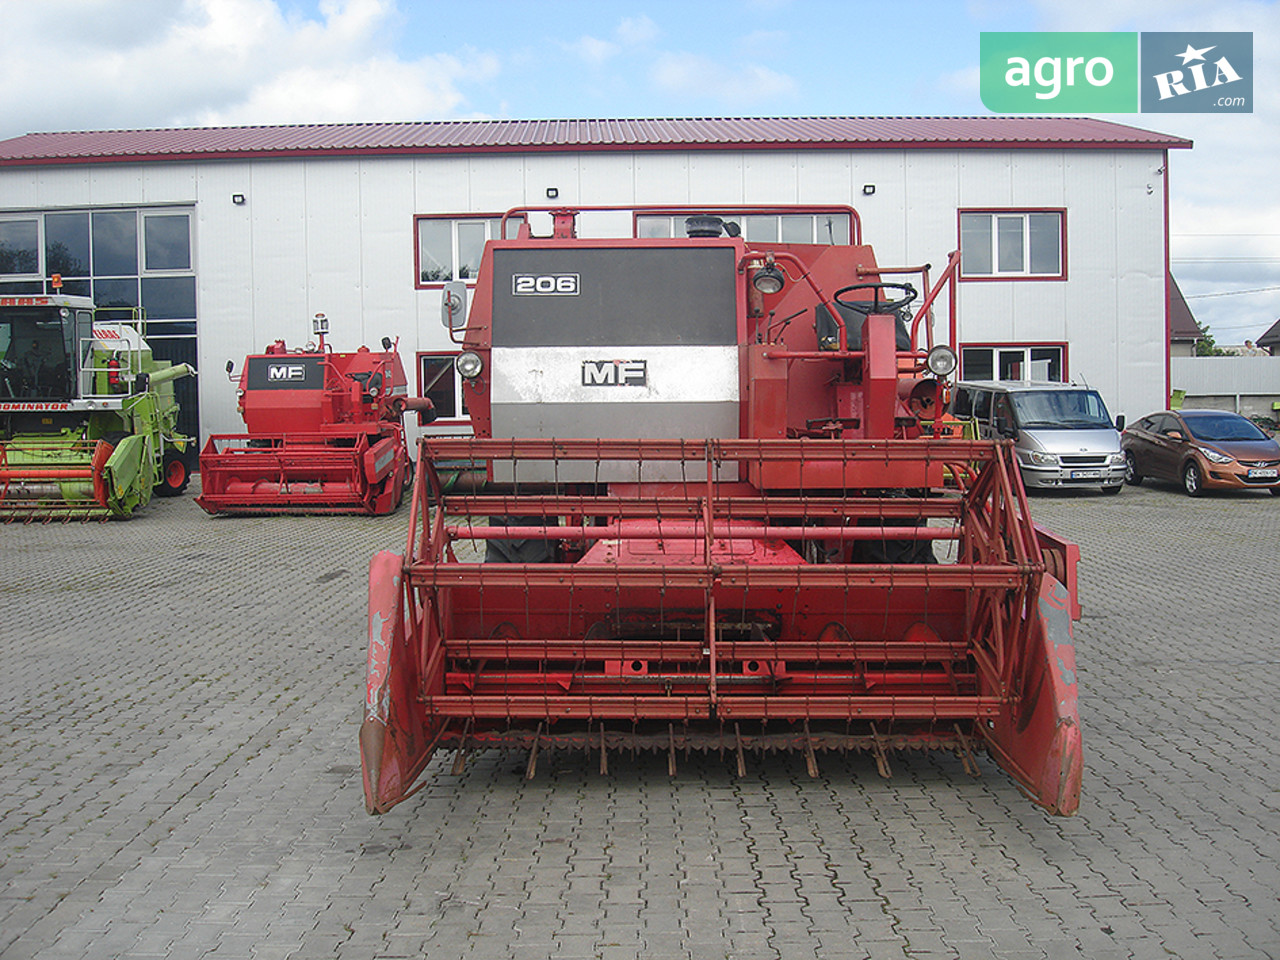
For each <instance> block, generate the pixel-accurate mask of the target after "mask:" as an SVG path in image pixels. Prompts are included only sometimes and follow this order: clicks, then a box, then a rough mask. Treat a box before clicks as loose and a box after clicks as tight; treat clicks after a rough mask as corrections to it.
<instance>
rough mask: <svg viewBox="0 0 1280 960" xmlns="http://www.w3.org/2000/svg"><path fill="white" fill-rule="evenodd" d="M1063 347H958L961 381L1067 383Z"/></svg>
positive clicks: (1054, 345)
mask: <svg viewBox="0 0 1280 960" xmlns="http://www.w3.org/2000/svg"><path fill="white" fill-rule="evenodd" d="M1065 358H1066V347H1065V346H1063V345H1062V344H1043V345H1036V346H1030V345H1023V344H998V345H994V346H961V348H960V379H961V380H1042V381H1049V382H1052V383H1065V382H1066V362H1065Z"/></svg>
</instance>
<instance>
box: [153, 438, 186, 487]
mask: <svg viewBox="0 0 1280 960" xmlns="http://www.w3.org/2000/svg"><path fill="white" fill-rule="evenodd" d="M190 482H191V464H190V463H188V462H187V457H186V455H185V454H183V453H180V452H179V451H177V450H172V449H170V450H166V451H165V452H164V459H163V460H162V461H161V462H160V482H159V483H157V484H156V496H157V497H176V496H178V495H179V494H181V493H182V491H184V490H186V489H187V484H188V483H190Z"/></svg>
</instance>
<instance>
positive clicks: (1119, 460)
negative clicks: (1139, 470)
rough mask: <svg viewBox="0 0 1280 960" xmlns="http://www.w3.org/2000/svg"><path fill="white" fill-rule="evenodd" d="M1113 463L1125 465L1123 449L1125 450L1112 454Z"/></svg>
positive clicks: (1115, 465)
mask: <svg viewBox="0 0 1280 960" xmlns="http://www.w3.org/2000/svg"><path fill="white" fill-rule="evenodd" d="M1111 465H1112V466H1113V467H1119V466H1123V465H1124V451H1123V450H1121V451H1120V452H1119V453H1113V454H1112V455H1111Z"/></svg>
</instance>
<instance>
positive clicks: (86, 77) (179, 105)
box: [0, 0, 499, 137]
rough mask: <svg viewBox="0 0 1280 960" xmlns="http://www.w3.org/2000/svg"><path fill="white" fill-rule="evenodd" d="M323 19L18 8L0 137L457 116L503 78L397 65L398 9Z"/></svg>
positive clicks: (178, 8) (227, 9)
mask: <svg viewBox="0 0 1280 960" xmlns="http://www.w3.org/2000/svg"><path fill="white" fill-rule="evenodd" d="M319 12H320V18H319V19H307V18H305V17H302V16H297V15H294V16H289V17H286V16H285V15H284V14H283V13H282V12H281V9H280V7H279V6H278V5H277V3H275V2H273V0H184V2H183V3H182V4H181V5H176V4H173V3H171V2H165V0H133V2H130V3H124V4H121V3H118V2H110V0H43V2H41V3H39V4H36V3H30V4H26V3H21V4H10V5H6V8H5V18H6V24H5V34H6V54H5V57H4V58H0V84H3V89H4V90H5V91H6V105H5V110H4V113H3V117H2V118H0V136H4V137H7V136H17V135H20V134H22V133H26V132H28V131H35V130H50V129H60V130H67V129H84V130H95V129H103V128H105V127H132V126H145V127H150V126H171V125H183V124H191V123H208V124H241V123H304V122H340V121H357V120H359V121H366V120H367V121H383V120H413V119H424V118H433V117H441V116H451V115H456V114H457V113H458V112H459V111H461V110H462V109H463V108H464V107H465V103H466V100H465V96H464V94H463V93H462V92H461V85H462V84H463V83H466V82H471V81H475V80H485V79H488V78H491V77H492V76H494V75H495V74H496V73H497V72H498V69H499V66H498V61H497V59H496V58H495V57H493V56H492V55H485V54H481V53H478V52H475V51H463V52H460V53H456V54H455V55H454V56H445V55H432V56H423V57H418V58H416V59H412V60H405V59H400V58H397V57H395V56H392V55H388V54H386V53H385V52H383V51H385V50H386V49H387V48H388V47H389V46H390V42H389V34H390V32H391V31H392V30H393V29H394V28H395V26H396V25H397V21H398V14H397V13H396V9H395V5H394V3H393V2H392V0H323V2H322V3H321V4H320V7H319ZM72 26H74V29H72ZM51 37H56V38H57V47H56V49H57V69H56V70H55V69H49V66H50V50H51V47H50V44H49V39H50V38H51ZM48 104H57V105H58V108H57V110H56V111H55V110H51V109H50V108H49V107H48Z"/></svg>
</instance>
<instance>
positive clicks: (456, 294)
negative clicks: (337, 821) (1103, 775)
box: [360, 209, 1082, 814]
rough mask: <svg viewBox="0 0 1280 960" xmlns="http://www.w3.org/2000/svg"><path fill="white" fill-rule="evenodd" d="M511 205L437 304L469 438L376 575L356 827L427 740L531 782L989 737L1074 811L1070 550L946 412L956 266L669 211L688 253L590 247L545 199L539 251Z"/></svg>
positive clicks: (424, 476)
mask: <svg viewBox="0 0 1280 960" xmlns="http://www.w3.org/2000/svg"><path fill="white" fill-rule="evenodd" d="M530 212H532V211H523V210H522V211H513V212H512V213H510V214H508V216H507V219H506V222H508V223H509V222H511V221H512V220H513V219H515V218H517V217H519V218H520V219H521V220H522V225H521V228H520V233H519V236H518V238H516V239H505V240H495V241H491V242H490V243H489V244H488V245H487V246H486V248H485V252H484V257H483V260H482V263H481V267H480V273H479V279H478V282H477V283H476V287H475V293H474V299H473V302H472V304H471V309H470V313H469V316H467V317H466V319H465V326H464V325H463V315H464V307H465V300H464V299H463V298H464V297H465V291H458V290H456V289H450V288H446V291H445V298H444V305H445V313H446V316H445V322H446V324H447V325H448V326H449V327H450V329H451V330H454V331H461V337H462V346H463V352H462V354H461V355H460V356H459V358H458V361H457V370H458V373H459V375H460V376H461V377H462V378H463V379H464V386H463V393H464V397H465V400H466V404H467V409H468V410H469V411H470V414H471V420H472V423H473V425H474V428H475V434H476V436H475V437H474V438H468V439H456V438H432V437H424V438H423V440H422V441H421V452H420V458H419V462H420V464H422V467H423V469H421V470H420V472H419V476H418V480H417V483H416V485H415V490H414V494H413V500H412V512H411V514H410V530H409V536H408V542H407V546H406V551H405V553H404V554H399V553H395V552H390V551H387V552H383V553H380V554H378V555H377V556H375V557H374V558H373V560H372V563H371V569H370V584H369V652H368V674H367V682H366V701H365V719H364V723H363V727H362V729H361V733H360V745H361V755H362V760H363V770H364V785H365V798H366V803H367V806H368V809H369V811H370V812H374V813H380V812H384V811H386V810H388V809H389V808H390V807H392V806H394V805H395V804H396V803H398V802H400V801H401V800H403V799H405V798H406V797H407V796H409V795H411V794H412V792H413V791H414V790H415V789H417V787H416V786H415V782H416V781H418V780H419V778H420V777H421V776H422V775H423V772H424V770H425V769H426V767H427V764H428V763H429V761H430V760H431V758H432V756H433V755H434V753H435V752H436V751H437V750H440V749H448V750H452V751H454V755H455V768H457V769H460V767H461V765H462V764H463V763H464V762H465V758H466V756H467V754H468V753H469V752H470V751H474V750H479V749H484V748H488V747H500V748H521V749H524V750H527V751H528V756H529V761H528V773H529V775H531V776H532V775H533V773H534V770H535V768H536V764H537V760H538V758H539V756H540V755H542V754H544V753H545V752H546V751H549V750H576V751H579V752H586V753H590V754H592V755H593V756H595V757H598V760H599V764H600V768H601V770H605V769H607V767H608V764H609V763H617V762H620V761H622V760H623V759H624V758H626V757H629V756H630V755H631V754H632V752H633V751H635V750H636V749H646V750H654V751H660V752H661V753H662V754H665V756H666V757H667V761H668V764H669V768H670V771H671V772H672V774H674V773H675V770H676V765H677V761H678V758H679V757H680V756H681V755H682V754H687V753H688V752H689V751H691V750H700V751H710V750H715V751H719V752H721V753H722V754H724V755H725V756H726V758H727V760H728V761H729V762H732V763H735V764H736V766H737V769H738V771H739V773H740V774H743V773H745V770H746V755H747V754H748V753H757V752H767V751H773V750H789V751H796V752H798V753H800V754H801V755H803V756H804V758H805V761H806V764H807V767H808V769H809V772H810V774H811V775H814V776H816V775H817V774H818V758H819V756H820V755H821V754H823V753H824V752H829V751H849V750H854V751H865V752H866V753H868V754H870V755H871V756H872V757H874V759H875V762H876V765H877V768H878V769H879V771H880V772H881V773H882V774H883V775H885V776H888V775H889V772H890V758H891V756H892V755H893V753H894V752H895V751H902V750H911V749H941V750H947V751H953V752H954V753H955V754H957V755H958V756H959V758H960V760H961V763H962V764H963V766H964V768H965V769H966V770H969V771H971V772H974V773H976V772H977V769H978V768H977V763H976V754H977V753H978V752H979V751H981V750H986V751H989V752H990V753H991V755H993V756H994V758H995V759H996V761H997V763H998V764H999V765H1000V766H1001V767H1003V768H1004V769H1005V770H1006V771H1008V773H1009V774H1010V775H1011V776H1012V777H1013V778H1014V779H1015V780H1016V781H1017V782H1018V784H1019V785H1020V786H1021V787H1022V788H1023V789H1024V790H1025V791H1026V793H1027V794H1028V795H1029V796H1030V797H1031V798H1032V799H1033V800H1035V801H1036V802H1037V803H1039V804H1041V805H1042V806H1044V807H1045V808H1047V809H1048V810H1050V811H1051V812H1053V813H1057V814H1072V813H1074V812H1075V811H1076V808H1077V804H1078V802H1079V792H1080V778H1081V767H1082V760H1081V756H1082V755H1081V742H1080V727H1079V720H1078V717H1077V711H1076V679H1075V666H1074V650H1073V645H1072V637H1071V619H1072V615H1073V612H1074V611H1075V610H1076V609H1077V607H1076V600H1075V594H1074V586H1075V582H1074V573H1075V560H1076V557H1077V555H1078V553H1077V550H1076V548H1075V547H1074V545H1072V544H1069V543H1066V542H1065V541H1061V540H1059V539H1057V538H1055V537H1053V536H1052V535H1050V534H1048V533H1046V532H1044V531H1042V530H1039V529H1038V528H1037V527H1036V526H1035V525H1034V524H1033V522H1032V520H1031V517H1030V513H1029V511H1028V507H1027V501H1026V497H1025V494H1024V491H1023V488H1022V482H1021V479H1020V476H1019V471H1018V466H1017V463H1016V462H1015V458H1014V454H1013V448H1012V445H1011V443H1010V442H1009V441H998V442H997V441H978V440H972V439H963V438H962V437H959V436H957V434H958V433H959V431H958V430H956V429H955V427H956V425H955V424H954V423H951V424H948V423H944V422H942V421H941V420H936V419H935V414H936V413H937V411H940V410H942V409H943V406H944V400H945V392H946V383H947V378H948V377H949V376H950V375H951V374H952V372H953V371H954V369H955V366H956V357H955V354H954V352H953V351H952V350H951V348H950V347H948V346H946V345H943V344H937V343H934V342H933V333H932V329H933V328H932V311H933V306H934V304H935V303H937V302H938V298H939V297H940V296H941V295H943V294H944V293H945V292H948V291H950V292H952V293H954V288H953V286H952V285H953V284H954V282H955V276H956V270H957V267H958V263H959V255H958V254H952V255H951V256H950V258H949V259H948V262H947V265H946V267H945V269H944V270H943V271H942V273H941V277H940V278H938V279H937V280H936V282H931V281H930V277H929V273H930V267H929V266H927V265H925V266H921V267H904V268H894V269H890V268H885V267H881V266H878V265H877V263H876V260H875V257H874V255H873V252H872V250H871V248H870V247H869V246H866V245H865V244H863V243H862V240H861V236H860V228H859V222H858V219H857V215H856V213H855V212H854V211H852V210H849V217H850V222H851V224H852V230H851V233H852V243H849V244H791V243H773V242H756V241H752V240H749V239H743V238H742V237H741V236H740V235H739V231H738V230H737V229H736V228H737V224H736V223H733V222H728V223H726V222H724V221H722V219H721V218H720V217H709V216H701V215H698V212H697V211H692V210H690V211H683V213H682V214H681V218H683V217H684V215H687V216H688V219H687V223H688V226H689V236H687V237H682V238H670V239H640V238H634V237H632V238H624V239H579V238H578V237H577V236H576V232H577V231H576V222H577V214H578V211H573V210H563V209H557V210H552V211H543V212H542V215H544V216H545V215H547V214H549V215H550V218H551V221H552V230H551V235H550V236H547V237H536V236H534V235H533V234H532V232H531V230H530V227H529V225H528V220H529V213H530ZM503 235H504V236H505V235H506V234H505V232H504V234H503ZM917 278H918V280H917ZM916 282H918V283H919V284H920V286H919V288H918V289H917V287H916V286H915V283H916ZM921 294H923V298H922V300H921V302H920V303H919V304H916V300H917V298H918V297H920V296H921ZM951 302H952V303H954V298H953V299H952V301H951ZM912 306H916V309H915V312H914V313H913V312H912V310H911V308H912ZM445 464H448V465H449V467H450V469H454V468H456V467H457V465H458V464H462V465H463V466H464V468H470V470H471V471H472V473H473V476H474V478H477V479H479V480H480V481H481V482H479V483H478V484H471V485H470V486H469V487H468V485H466V484H461V483H458V484H446V483H445V482H444V481H443V479H442V477H441V473H442V472H443V470H444V469H445V467H444V465H445ZM473 544H480V545H481V546H480V548H479V550H476V549H475V548H474V547H473V546H472V545H473ZM480 551H483V556H484V558H485V559H484V561H483V562H481V561H480V560H479V558H478V556H476V554H477V553H479V552H480Z"/></svg>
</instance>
